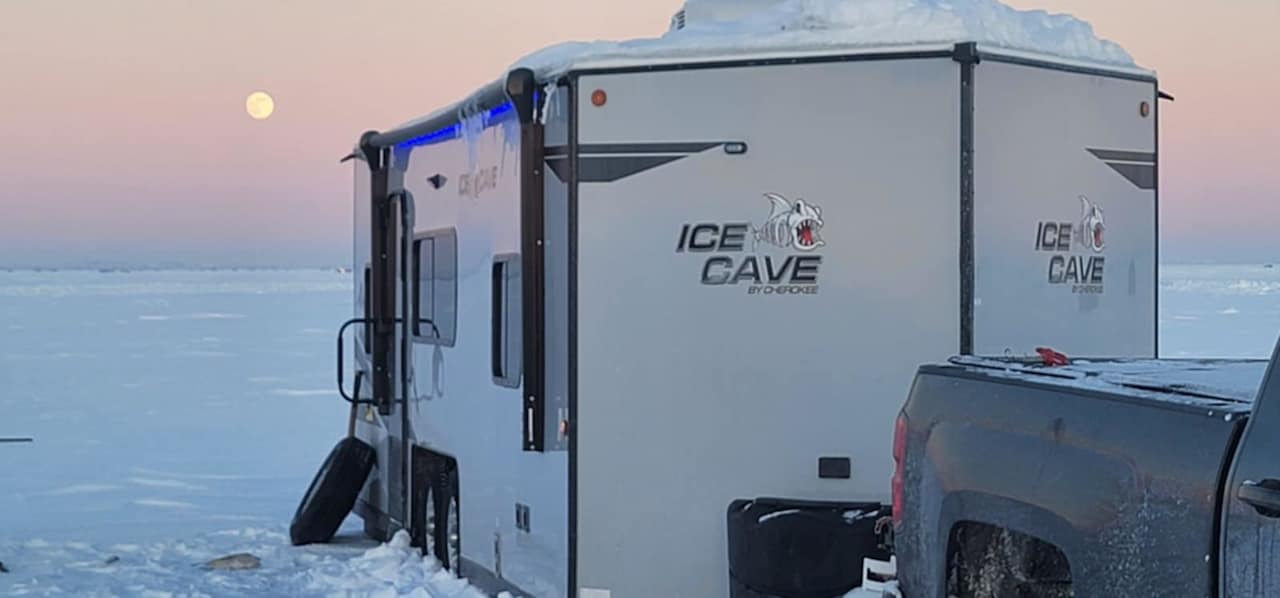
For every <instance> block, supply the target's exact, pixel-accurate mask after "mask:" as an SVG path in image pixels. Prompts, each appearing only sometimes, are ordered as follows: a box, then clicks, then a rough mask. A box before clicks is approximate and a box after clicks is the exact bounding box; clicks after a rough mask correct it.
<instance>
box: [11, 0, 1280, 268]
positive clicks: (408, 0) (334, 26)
mask: <svg viewBox="0 0 1280 598" xmlns="http://www.w3.org/2000/svg"><path fill="white" fill-rule="evenodd" d="M1010 3H1011V4H1012V5H1014V6H1016V7H1018V8H1043V9H1047V10H1050V11H1052V12H1070V13H1073V14H1075V15H1077V16H1080V17H1082V18H1085V19H1086V20H1089V21H1091V22H1092V23H1093V24H1094V25H1095V27H1096V29H1097V30H1098V32H1099V33H1100V34H1101V35H1102V36H1104V37H1107V38H1110V39H1113V40H1116V41H1119V42H1121V43H1122V44H1123V45H1124V46H1125V47H1126V48H1128V49H1129V50H1130V52H1131V53H1133V54H1134V56H1135V57H1136V58H1137V59H1138V61H1139V63H1141V64H1142V65H1144V66H1147V67H1150V68H1155V69H1157V70H1158V71H1159V72H1160V76H1161V80H1162V86H1163V87H1164V88H1165V89H1166V90H1168V91H1169V92H1171V93H1173V94H1175V95H1176V96H1177V98H1178V101H1177V102H1176V103H1174V104H1165V106H1164V112H1163V114H1162V139H1161V141H1162V148H1161V149H1162V151H1163V163H1162V170H1161V174H1162V181H1161V184H1162V197H1161V198H1162V203H1163V207H1162V220H1161V225H1162V228H1163V237H1164V247H1163V251H1164V256H1165V257H1166V258H1168V259H1169V260H1174V261H1208V260H1215V261H1247V262H1252V261H1268V260H1280V244H1278V243H1277V242H1276V241H1275V240H1274V235H1273V234H1272V233H1271V232H1270V229H1272V228H1275V227H1277V226H1280V201H1277V200H1278V199H1280V168H1277V167H1276V166H1275V164H1276V163H1277V162H1278V160H1277V158H1280V149H1277V148H1280V119H1277V118H1276V116H1275V109H1274V108H1271V104H1273V103H1274V98H1275V97H1277V96H1278V95H1280V75H1277V74H1276V70H1277V69H1280V50H1277V46H1276V44H1275V43H1274V42H1273V41H1271V35H1272V34H1271V32H1270V31H1269V29H1271V28H1273V27H1274V26H1275V24H1276V23H1280V3H1277V2H1276V1H1275V0H1223V1H1219V2H1212V3H1209V2H1195V3H1193V2H1171V1H1169V0H1163V1H1158V0H1131V1H1126V2H1115V1H1114V0H1012V1H1011V2H1010ZM679 4H680V0H633V1H630V2H626V1H614V2H609V1H602V0H542V1H540V2H508V1H505V0H503V1H499V0H492V1H490V2H486V3H481V2H475V1H474V0H431V1H422V0H404V1H397V2H392V1H382V0H380V1H378V2H352V1H350V0H342V1H331V0H307V1H302V0H292V1H286V0H276V1H272V2H262V1H252V2H250V1H245V0H220V1H218V2H175V1H173V0H128V1H122V0H112V1H106V0H104V1H101V2H97V1H95V2H88V1H84V2H78V3H75V4H74V5H73V4H72V3H70V2H3V3H0V82H3V89H4V91H3V93H0V208H2V209H3V212H2V214H3V215H2V216H0V266H3V265H45V264H87V263H91V262H94V261H102V262H115V261H123V262H128V263H150V264H154V263H160V262H167V261H174V262H188V263H220V264H227V263H242V264H258V265H262V264H315V265H330V264H340V263H342V262H344V261H345V259H346V257H347V252H348V251H349V248H350V230H349V218H350V211H351V207H350V192H351V181H350V167H349V166H339V165H338V164H337V159H338V158H339V157H341V156H342V154H343V153H344V152H345V151H346V150H347V149H349V148H350V146H351V144H352V143H353V141H354V140H355V138H356V136H357V135H358V134H359V133H360V132H361V131H363V130H366V129H370V128H386V127H388V126H391V125H393V124H395V123H397V122H401V121H403V120H406V119H408V118H412V117H414V116H418V115H420V114H423V113H425V112H429V111H431V110H433V109H435V108H437V107H439V106H440V105H442V104H445V103H448V102H450V101H453V100H456V99H458V98H459V97H461V96H462V95H464V94H466V93H467V92H469V91H470V90H471V89H472V88H474V87H475V86H477V85H479V84H482V83H484V82H487V81H490V80H492V79H494V78H496V77H497V76H498V75H499V74H500V73H501V71H502V69H503V68H504V67H506V66H507V65H508V64H510V63H511V62H512V61H513V60H514V59H516V58H517V57H519V56H521V55H523V54H526V53H528V52H529V51H531V50H534V49H537V48H539V47H542V46H545V45H548V44H551V43H555V42H558V41H564V40H571V39H618V38H630V37H642V36H653V35H657V34H660V33H661V32H662V31H663V30H665V28H666V25H667V21H668V19H669V17H670V15H671V13H672V12H673V11H674V10H675V9H676V8H677V7H678V5H679ZM73 6H74V8H72V7H73ZM255 89H266V90H268V91H270V92H271V93H272V95H273V96H274V97H275V99H276V103H277V112H276V114H275V115H274V116H273V117H272V118H271V119H269V120H267V121H261V122H258V121H253V120H251V119H249V118H248V117H247V115H245V113H244V108H243V104H244V98H245V96H246V95H247V94H248V93H249V92H250V91H253V90H255Z"/></svg>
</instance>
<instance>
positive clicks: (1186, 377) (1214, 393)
mask: <svg viewBox="0 0 1280 598" xmlns="http://www.w3.org/2000/svg"><path fill="white" fill-rule="evenodd" d="M950 363H951V364H952V365H955V366H959V367H962V368H964V369H965V370H967V371H970V372H974V373H981V374H983V375H987V376H994V377H1008V378H1016V379H1019V380H1034V381H1036V382H1039V383H1043V384H1050V385H1055V386H1064V387H1069V388H1075V389H1082V390H1094V391H1102V392H1108V393H1114V394H1123V395H1128V396H1135V397H1142V398H1151V399H1156V400H1160V401H1164V402H1171V403H1180V404H1184V405H1192V406H1199V407H1205V408H1209V409H1217V410H1218V411H1219V412H1222V411H1248V410H1249V409H1250V407H1251V406H1252V404H1253V400H1254V398H1256V396H1257V393H1258V389H1259V388H1260V387H1261V386H1262V379H1263V377H1264V376H1265V375H1266V372H1267V365H1268V364H1269V363H1270V362H1269V361H1268V360H1266V359H1135V360H1127V359H1120V360H1076V361H1073V362H1071V363H1070V364H1069V365H1066V366H1056V367H1049V366H1045V365H1040V364H1032V363H1028V362H1025V361H1020V360H1013V359H996V358H983V357H953V358H951V360H950Z"/></svg>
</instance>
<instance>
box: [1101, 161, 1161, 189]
mask: <svg viewBox="0 0 1280 598" xmlns="http://www.w3.org/2000/svg"><path fill="white" fill-rule="evenodd" d="M1107 166H1110V167H1111V169H1112V170H1114V171H1116V172H1118V173H1120V176H1123V177H1124V178H1126V179H1128V180H1129V182H1130V183H1133V184H1134V185H1135V186H1137V187H1138V188H1139V189H1142V190H1144V191H1150V190H1152V189H1155V188H1156V166H1155V164H1127V163H1125V162H1107Z"/></svg>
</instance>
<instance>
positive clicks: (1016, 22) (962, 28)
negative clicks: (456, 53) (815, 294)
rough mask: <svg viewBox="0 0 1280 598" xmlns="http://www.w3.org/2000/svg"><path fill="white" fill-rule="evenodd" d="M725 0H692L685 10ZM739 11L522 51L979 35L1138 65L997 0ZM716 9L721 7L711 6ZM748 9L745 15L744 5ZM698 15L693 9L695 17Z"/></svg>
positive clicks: (1060, 21)
mask: <svg viewBox="0 0 1280 598" xmlns="http://www.w3.org/2000/svg"><path fill="white" fill-rule="evenodd" d="M725 1H726V0H689V4H688V5H687V10H688V12H689V13H691V14H696V13H698V12H699V11H698V10H697V9H701V8H709V7H708V6H707V5H712V4H716V3H718V2H725ZM752 4H753V5H760V6H759V7H758V8H754V9H753V10H749V11H744V10H743V9H742V8H741V7H738V8H737V9H735V10H729V11H728V12H727V13H726V14H731V15H732V18H731V20H720V19H714V18H713V19H705V20H695V21H690V22H688V23H687V24H686V26H685V27H684V28H683V29H676V30H672V31H670V32H668V33H667V34H666V35H663V36H662V37H658V38H652V39H637V40H630V41H622V42H612V41H597V42H569V43H564V44H559V45H555V46H551V47H549V48H545V49H543V50H541V51H538V52H535V53H533V54H530V55H529V56H526V57H524V58H522V59H521V60H519V61H517V62H516V64H515V65H513V68H514V67H527V68H531V69H533V70H534V71H535V72H537V73H538V74H539V75H540V76H542V77H547V76H552V75H555V74H558V73H563V72H565V71H568V70H570V69H572V68H574V67H576V66H582V65H583V64H584V63H596V62H601V61H603V62H608V61H617V60H634V61H643V60H646V59H649V60H655V59H673V58H681V59H699V58H707V59H711V58H718V57H732V56H735V55H752V54H762V53H773V52H790V53H794V52H814V51H833V50H859V49H875V48H895V49H897V48H904V47H911V46H934V45H941V44H953V43H958V42H977V43H979V44H982V45H983V46H985V47H987V48H989V49H991V48H995V49H1004V50H1014V51H1020V52H1030V53H1033V54H1041V55H1046V56H1050V57H1057V58H1062V59H1067V60H1073V61H1080V62H1086V63H1094V64H1100V65H1107V66H1117V67H1126V68H1135V67H1136V65H1135V63H1134V60H1133V58H1132V57H1131V56H1130V55H1129V53H1128V52H1126V51H1125V50H1124V49H1123V48H1121V47H1120V46H1119V45H1118V44H1116V43H1114V42H1111V41H1107V40H1103V39H1100V38H1099V37H1098V36H1097V35H1096V34H1095V33H1094V31H1093V27H1092V26H1091V25H1089V24H1088V23H1086V22H1085V21H1082V20H1080V19H1077V18H1075V17H1073V16H1070V15H1062V14H1050V13H1048V12H1045V11H1042V10H1030V11H1024V10H1017V9H1014V8H1011V7H1009V6H1006V5H1004V4H1002V3H1000V2H998V1H997V0H775V1H773V2H758V1H757V2H753V3H752ZM712 12H713V11H712ZM743 12H746V13H747V14H745V15H742V14H741V13H743ZM691 18H692V17H691Z"/></svg>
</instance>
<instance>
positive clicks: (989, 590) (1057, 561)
mask: <svg viewBox="0 0 1280 598" xmlns="http://www.w3.org/2000/svg"><path fill="white" fill-rule="evenodd" d="M952 543H953V545H952V550H951V557H950V560H949V564H948V567H947V595H948V596H952V597H956V598H1006V597H1008V598H1070V597H1071V596H1074V595H1075V594H1074V591H1073V590H1072V587H1071V570H1070V567H1069V565H1068V563H1067V560H1066V557H1065V556H1064V555H1063V554H1062V552H1061V551H1059V550H1058V549H1057V548H1055V547H1054V546H1053V545H1051V544H1048V543H1045V542H1043V541H1040V540H1039V539H1037V538H1033V537H1031V536H1027V535H1023V534H1019V533H1016V532H1011V531H1008V530H1004V529H998V528H992V527H988V526H978V525H972V526H965V527H962V528H961V529H958V530H956V532H955V533H954V534H953V536H952Z"/></svg>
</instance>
